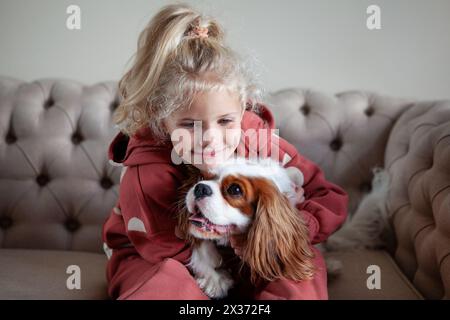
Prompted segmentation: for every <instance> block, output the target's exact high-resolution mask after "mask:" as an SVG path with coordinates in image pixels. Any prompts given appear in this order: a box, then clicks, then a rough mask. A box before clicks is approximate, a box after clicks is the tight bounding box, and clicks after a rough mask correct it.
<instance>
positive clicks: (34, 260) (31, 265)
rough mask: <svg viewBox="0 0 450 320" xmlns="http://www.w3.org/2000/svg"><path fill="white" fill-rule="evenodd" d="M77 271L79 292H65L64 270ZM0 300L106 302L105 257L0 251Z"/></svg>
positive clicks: (67, 275)
mask: <svg viewBox="0 0 450 320" xmlns="http://www.w3.org/2000/svg"><path fill="white" fill-rule="evenodd" d="M72 265H76V266H78V267H79V268H80V271H81V272H80V275H81V277H80V285H81V287H80V289H72V290H69V289H68V288H67V285H66V281H67V278H68V277H69V276H70V275H72V274H73V271H70V269H69V273H67V270H68V267H69V266H72ZM0 266H1V268H0V284H1V286H0V299H8V300H10V299H58V300H59V299H107V298H108V296H107V293H106V292H107V290H106V289H107V288H106V274H105V268H106V257H105V255H103V254H98V253H91V252H77V251H56V250H26V249H0Z"/></svg>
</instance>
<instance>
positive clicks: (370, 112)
mask: <svg viewBox="0 0 450 320" xmlns="http://www.w3.org/2000/svg"><path fill="white" fill-rule="evenodd" d="M364 113H365V114H366V116H368V117H370V116H372V115H373V114H374V113H375V109H374V108H373V107H368V108H367V109H366V110H364Z"/></svg>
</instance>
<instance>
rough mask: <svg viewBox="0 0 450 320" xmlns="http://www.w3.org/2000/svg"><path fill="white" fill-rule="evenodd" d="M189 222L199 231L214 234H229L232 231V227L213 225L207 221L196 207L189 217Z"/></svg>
mask: <svg viewBox="0 0 450 320" xmlns="http://www.w3.org/2000/svg"><path fill="white" fill-rule="evenodd" d="M189 221H190V222H191V224H192V225H194V226H195V227H197V228H199V229H201V230H202V231H204V232H216V233H219V234H224V233H229V232H230V231H231V229H232V225H231V224H229V225H222V224H215V223H213V222H211V221H210V220H208V218H206V217H205V216H204V215H203V213H202V212H201V210H200V208H199V207H198V206H197V205H196V206H195V207H194V213H193V214H192V215H191V216H190V217H189Z"/></svg>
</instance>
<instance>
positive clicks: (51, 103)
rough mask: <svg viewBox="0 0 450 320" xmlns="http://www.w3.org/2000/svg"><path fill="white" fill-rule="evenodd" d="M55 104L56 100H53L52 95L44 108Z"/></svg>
mask: <svg viewBox="0 0 450 320" xmlns="http://www.w3.org/2000/svg"><path fill="white" fill-rule="evenodd" d="M54 104H55V101H54V100H53V98H52V97H49V98H48V99H47V100H46V101H45V102H44V109H48V108H50V107H52V106H53V105H54Z"/></svg>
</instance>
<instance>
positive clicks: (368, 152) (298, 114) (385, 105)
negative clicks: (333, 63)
mask: <svg viewBox="0 0 450 320" xmlns="http://www.w3.org/2000/svg"><path fill="white" fill-rule="evenodd" d="M267 103H268V105H269V107H270V109H271V110H273V113H274V117H275V121H276V127H277V128H279V130H280V135H281V136H282V137H283V138H285V139H287V140H288V141H289V142H291V143H292V144H293V145H294V146H296V147H297V149H298V150H299V152H300V153H302V154H304V155H305V156H306V157H308V158H309V159H311V160H312V161H314V162H315V163H317V164H318V165H319V166H320V167H321V168H322V169H323V171H324V173H325V176H326V177H327V179H329V180H330V181H333V182H335V183H337V184H339V185H340V186H342V187H344V189H345V190H346V191H347V192H348V194H349V213H350V215H351V214H352V213H353V212H355V209H356V207H357V205H358V203H359V202H360V200H361V198H362V196H364V194H366V193H368V192H370V188H371V182H372V178H373V172H372V171H371V168H373V167H374V166H383V165H384V153H385V149H386V143H387V141H388V138H389V134H390V132H391V130H392V127H393V126H394V124H395V122H396V121H397V119H398V118H399V116H400V115H401V114H402V112H404V111H405V110H406V109H408V108H409V107H410V106H411V105H412V101H409V100H406V99H397V98H391V97H384V96H381V95H378V94H375V93H371V92H364V91H348V92H343V93H338V94H336V95H328V94H325V93H322V92H317V91H314V90H309V89H301V88H290V89H285V90H280V91H277V92H274V93H272V94H270V95H269V96H268V98H267Z"/></svg>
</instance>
